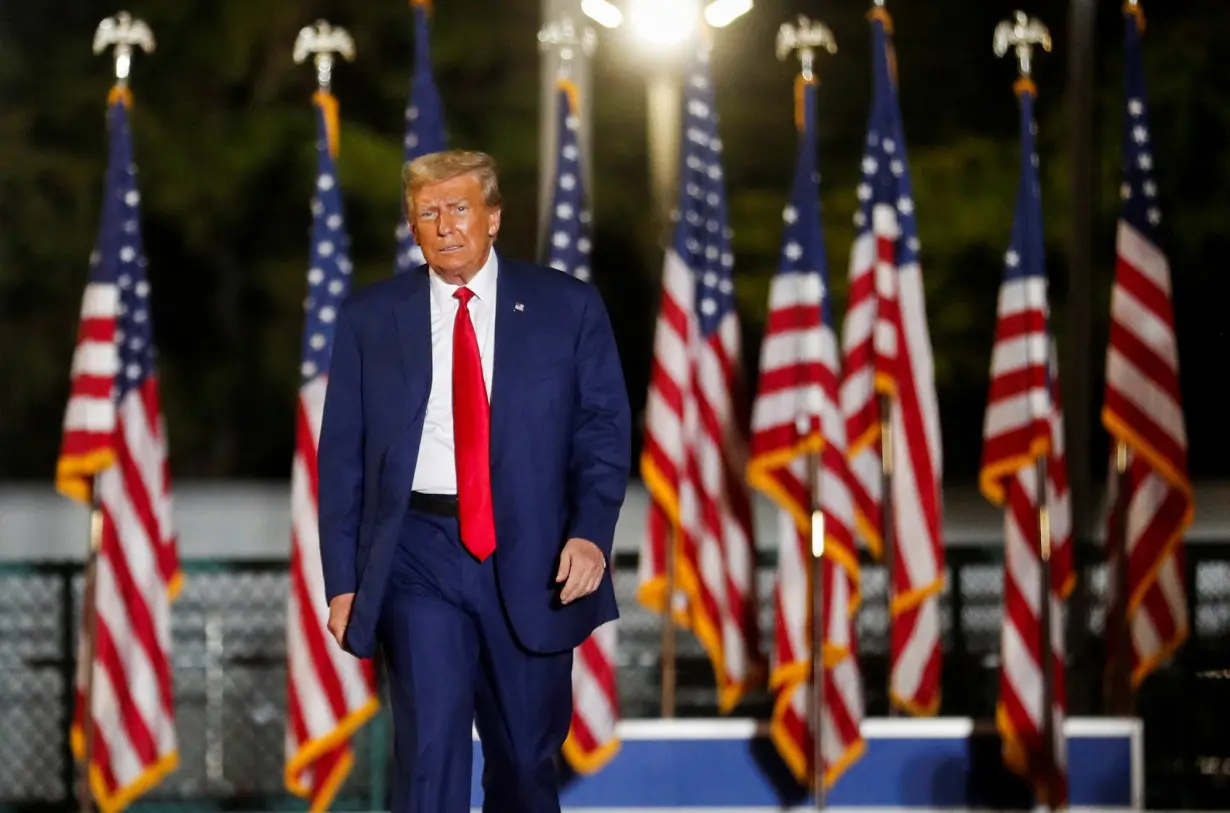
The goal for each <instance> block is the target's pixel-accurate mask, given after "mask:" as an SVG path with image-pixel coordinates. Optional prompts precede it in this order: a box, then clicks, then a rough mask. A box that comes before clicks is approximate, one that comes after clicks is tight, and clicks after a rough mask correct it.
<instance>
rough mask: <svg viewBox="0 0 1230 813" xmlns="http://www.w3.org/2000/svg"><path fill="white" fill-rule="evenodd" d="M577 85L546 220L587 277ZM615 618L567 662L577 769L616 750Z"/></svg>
mask: <svg viewBox="0 0 1230 813" xmlns="http://www.w3.org/2000/svg"><path fill="white" fill-rule="evenodd" d="M577 92H578V91H577V88H576V85H574V84H572V83H571V82H568V81H565V80H560V82H559V88H558V90H557V92H556V101H555V103H556V130H555V132H556V144H557V146H558V149H557V150H556V156H555V192H554V195H553V196H552V200H551V220H550V223H549V224H548V225H547V234H548V252H549V253H548V258H547V264H548V265H550V266H551V267H552V268H556V269H558V270H560V271H563V272H564V273H565V274H571V275H572V276H574V277H576V278H577V279H582V280H588V279H589V256H590V250H591V248H592V246H591V244H590V214H589V207H588V203H587V200H586V196H585V187H584V183H583V182H582V181H583V177H584V174H583V171H582V167H581V143H580V138H579V137H578V136H579V129H580V124H579V121H578V116H577V111H578V99H577ZM612 575H613V574H612ZM616 647H617V632H616V629H615V622H614V621H610V622H608V623H606V624H603V625H602V626H601V627H599V628H598V629H596V630H594V633H593V634H592V635H591V636H590V637H589V639H588V640H586V641H585V643H583V644H581V645H580V646H579V647H577V649H576V652H575V653H574V658H573V662H572V727H571V728H570V729H569V731H568V739H567V740H565V741H564V758H565V759H567V760H568V764H569V765H570V766H572V769H573V770H574V771H577V772H579V773H593V772H594V771H597V770H599V769H601V768H602V767H603V766H604V765H606V763H607V762H609V761H610V759H611V757H613V756H615V754H616V753H617V752H618V751H619V738H618V736H617V734H616V731H615V724H616V722H617V721H618V720H619V687H618V685H617V683H616V680H615V652H616Z"/></svg>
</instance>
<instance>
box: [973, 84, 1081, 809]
mask: <svg viewBox="0 0 1230 813" xmlns="http://www.w3.org/2000/svg"><path fill="white" fill-rule="evenodd" d="M1016 90H1017V95H1018V97H1019V99H1020V104H1021V181H1020V191H1019V195H1018V200H1017V211H1016V222H1015V224H1014V226H1013V233H1012V245H1011V248H1010V249H1009V250H1008V253H1007V256H1006V258H1005V270H1004V281H1003V284H1002V285H1001V287H1000V292H999V305H998V324H997V327H996V333H995V345H994V348H993V350H992V353H991V385H990V393H989V395H988V398H987V413H986V420H985V425H984V430H983V452H982V470H981V472H980V475H979V485H980V487H981V490H982V493H983V495H984V496H985V497H986V498H987V500H988V501H990V502H991V503H992V504H994V505H997V506H1002V507H1003V508H1004V604H1003V607H1004V611H1003V612H1004V617H1003V640H1002V644H1001V651H1000V659H1001V666H1000V689H999V703H998V706H997V708H996V723H997V725H998V728H999V732H1000V736H1001V738H1002V740H1003V748H1004V761H1005V763H1006V764H1007V765H1008V766H1009V767H1010V768H1012V769H1013V770H1014V771H1015V772H1017V773H1018V774H1020V775H1021V776H1023V777H1025V778H1027V779H1029V780H1030V781H1031V782H1032V783H1033V785H1034V787H1035V790H1036V793H1037V797H1038V800H1039V802H1040V803H1047V804H1049V805H1051V806H1052V807H1064V806H1066V805H1067V785H1068V782H1067V755H1066V748H1065V740H1064V718H1065V714H1066V709H1067V700H1066V691H1065V679H1064V603H1065V599H1066V598H1067V596H1068V594H1069V593H1070V592H1071V590H1072V587H1073V586H1074V584H1075V572H1074V570H1073V565H1072V545H1071V529H1072V519H1071V507H1070V504H1069V497H1068V479H1067V470H1066V461H1065V459H1064V447H1063V413H1062V409H1061V407H1060V400H1059V385H1058V378H1059V370H1058V363H1057V361H1056V359H1055V351H1054V347H1053V344H1052V341H1051V337H1050V330H1049V326H1048V313H1049V305H1048V302H1047V279H1046V268H1045V263H1044V251H1045V249H1044V245H1043V239H1042V202H1041V189H1040V186H1039V181H1038V168H1037V164H1038V155H1037V151H1036V148H1035V135H1034V133H1035V129H1036V128H1035V126H1034V116H1033V100H1034V94H1035V92H1036V91H1035V90H1034V85H1033V83H1032V82H1030V81H1029V80H1027V79H1022V80H1020V81H1019V82H1018V83H1017V88H1016ZM1040 467H1041V468H1044V469H1045V474H1046V480H1045V486H1043V484H1042V483H1041V482H1040V479H1041V477H1040V475H1041V474H1042V472H1041V470H1040ZM1043 488H1045V493H1040V492H1042V491H1043ZM1044 516H1045V518H1046V520H1047V521H1045V522H1044V521H1043V518H1044ZM1044 550H1049V553H1050V562H1049V572H1047V570H1045V569H1044V568H1045V567H1046V564H1045V559H1044V556H1043V551H1044ZM1044 576H1045V579H1044ZM1044 596H1045V597H1044ZM1043 601H1046V602H1048V604H1049V613H1050V618H1049V621H1050V623H1049V629H1044V628H1043V625H1042V608H1043V606H1044V605H1043ZM1048 661H1049V667H1050V670H1051V675H1052V680H1051V697H1050V701H1051V702H1050V704H1049V708H1048V707H1047V703H1046V698H1045V695H1046V686H1045V670H1046V668H1047V666H1048V663H1047V662H1048ZM1048 718H1049V719H1048ZM1048 722H1049V724H1050V725H1051V732H1052V738H1051V742H1050V744H1049V748H1048V746H1047V744H1046V740H1045V734H1046V727H1047V725H1048ZM1048 750H1049V754H1048Z"/></svg>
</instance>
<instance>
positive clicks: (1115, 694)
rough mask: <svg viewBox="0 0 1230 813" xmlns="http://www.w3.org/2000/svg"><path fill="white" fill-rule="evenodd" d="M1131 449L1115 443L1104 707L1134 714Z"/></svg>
mask: <svg viewBox="0 0 1230 813" xmlns="http://www.w3.org/2000/svg"><path fill="white" fill-rule="evenodd" d="M1128 462H1129V460H1128V448H1127V444H1125V443H1123V442H1122V441H1117V442H1116V443H1115V473H1114V475H1113V476H1114V478H1115V500H1114V504H1113V506H1112V507H1111V522H1110V535H1109V536H1107V538H1106V562H1107V564H1108V565H1109V566H1110V603H1109V605H1108V606H1107V608H1106V636H1105V647H1106V659H1105V660H1106V669H1105V672H1104V673H1103V695H1104V704H1103V705H1104V708H1105V711H1106V713H1107V714H1109V715H1123V716H1130V715H1131V713H1132V632H1131V626H1130V624H1129V622H1128V598H1129V597H1128V537H1127V513H1128V512H1127V509H1128V500H1129V498H1130V495H1129V494H1128V477H1127V470H1128Z"/></svg>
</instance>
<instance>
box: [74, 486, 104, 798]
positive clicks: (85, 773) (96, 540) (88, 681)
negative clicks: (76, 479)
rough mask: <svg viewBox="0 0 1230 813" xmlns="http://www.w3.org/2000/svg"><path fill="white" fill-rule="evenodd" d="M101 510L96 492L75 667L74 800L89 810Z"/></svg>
mask: <svg viewBox="0 0 1230 813" xmlns="http://www.w3.org/2000/svg"><path fill="white" fill-rule="evenodd" d="M102 528H103V514H102V508H101V507H100V506H99V504H98V496H97V494H96V495H95V496H94V498H93V505H92V506H91V507H90V550H89V554H88V556H87V558H86V563H85V590H84V594H83V595H82V598H81V609H82V616H83V619H82V636H83V645H82V652H81V663H80V664H79V665H78V669H84V670H85V686H84V687H83V689H82V699H81V708H82V711H81V728H82V732H81V733H82V737H83V740H82V753H81V778H80V781H81V786H80V790H79V791H78V792H77V793H78V796H77V802H78V807H79V809H80V810H81V813H90V811H91V810H93V807H94V793H93V789H92V788H91V787H90V769H91V767H92V766H93V764H94V648H95V641H96V640H97V638H98V611H97V608H96V607H95V596H96V594H97V591H98V589H97V583H98V554H99V550H100V548H101V547H102Z"/></svg>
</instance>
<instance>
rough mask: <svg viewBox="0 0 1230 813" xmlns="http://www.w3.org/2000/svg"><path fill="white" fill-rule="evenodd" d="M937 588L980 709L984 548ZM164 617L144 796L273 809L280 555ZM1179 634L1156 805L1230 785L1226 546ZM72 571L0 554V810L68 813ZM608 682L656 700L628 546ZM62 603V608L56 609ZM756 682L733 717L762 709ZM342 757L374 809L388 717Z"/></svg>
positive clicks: (624, 694) (1207, 565) (654, 637)
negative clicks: (154, 767)
mask: <svg viewBox="0 0 1230 813" xmlns="http://www.w3.org/2000/svg"><path fill="white" fill-rule="evenodd" d="M948 564H949V579H948V581H947V585H948V586H947V589H946V590H945V592H944V595H943V624H944V648H945V659H944V672H943V682H944V695H943V707H942V713H943V714H944V715H946V716H971V717H976V718H989V717H991V715H992V713H993V710H994V706H995V699H996V696H997V693H998V666H999V644H1000V639H999V633H1000V624H1001V615H1002V611H1001V605H1000V595H1001V590H1002V584H1003V574H1002V564H1001V563H1000V562H999V560H998V551H997V550H995V549H994V548H992V547H989V546H988V547H986V548H976V547H971V548H959V549H951V550H949V552H948ZM185 570H186V578H185V582H184V588H183V591H182V592H181V594H180V596H179V598H178V600H177V601H176V603H175V608H174V616H173V625H172V630H173V638H174V681H175V682H174V686H175V696H176V714H177V724H178V725H177V728H178V734H179V743H180V767H179V768H178V770H176V771H175V772H174V773H173V774H172V775H171V776H170V777H168V778H167V779H166V780H165V781H164V782H162V783H161V784H160V785H158V787H157V788H156V789H155V790H153V791H152V792H151V793H150V794H148V795H147V796H146V797H144V799H143V801H142V802H141V803H140V804H141V805H142V806H149V805H155V806H157V807H159V808H166V809H168V810H170V809H171V808H174V809H176V810H186V809H188V808H189V807H191V808H193V809H197V808H199V806H200V805H201V804H206V805H208V806H210V808H211V809H218V808H223V807H224V808H228V809H249V810H256V809H266V810H274V809H287V808H293V807H298V806H300V804H299V803H297V802H296V800H294V799H292V798H291V797H289V796H288V795H287V793H286V791H285V789H284V786H283V754H284V741H285V735H284V731H283V724H284V708H285V698H286V672H285V628H284V624H285V613H286V595H287V574H286V565H285V563H284V562H266V563H253V562H243V563H228V562H216V561H214V562H188V563H186V564H185ZM1082 573H1083V575H1084V578H1083V579H1082V580H1081V582H1080V585H1079V587H1078V591H1077V593H1076V595H1075V596H1074V598H1073V601H1072V603H1071V621H1072V623H1071V624H1070V629H1071V639H1072V642H1071V646H1070V649H1069V651H1070V652H1071V653H1072V658H1071V661H1072V662H1071V665H1070V669H1069V697H1070V705H1071V709H1070V711H1071V713H1072V714H1074V715H1089V714H1097V713H1099V710H1100V703H1101V674H1100V672H1101V663H1102V652H1101V644H1100V635H1101V631H1102V625H1103V618H1104V612H1105V610H1104V597H1105V591H1106V574H1105V568H1104V567H1103V566H1101V565H1097V564H1090V563H1087V564H1086V565H1084V566H1083V567H1082ZM1187 577H1188V585H1189V591H1190V592H1189V594H1190V595H1191V596H1192V599H1193V600H1192V602H1191V608H1190V612H1191V616H1192V638H1191V639H1190V640H1189V641H1188V642H1187V644H1185V645H1184V647H1183V648H1182V649H1181V650H1180V653H1179V655H1178V657H1177V658H1176V660H1175V661H1174V662H1173V663H1171V664H1169V665H1168V666H1167V667H1166V668H1165V669H1163V670H1162V671H1160V672H1159V673H1157V674H1156V675H1155V676H1154V677H1152V678H1150V680H1149V681H1148V682H1147V683H1146V684H1145V686H1144V688H1143V690H1142V691H1141V693H1140V695H1139V698H1138V699H1139V708H1138V712H1139V713H1140V714H1141V716H1143V717H1144V719H1145V732H1146V734H1145V741H1146V771H1147V775H1148V777H1147V780H1148V781H1147V796H1148V802H1149V804H1150V806H1162V807H1167V808H1170V809H1175V808H1186V809H1198V808H1202V807H1216V806H1220V807H1225V799H1226V796H1227V794H1230V737H1227V736H1226V735H1225V733H1224V732H1225V730H1226V724H1225V721H1226V720H1228V719H1230V679H1228V678H1230V671H1227V669H1228V668H1230V635H1228V633H1230V544H1221V545H1209V544H1201V545H1193V546H1189V547H1188V574H1187ZM862 578H863V581H862V586H863V596H864V598H863V607H862V609H861V611H860V614H859V624H858V627H859V634H860V640H859V645H860V656H861V662H862V665H863V670H864V679H865V682H866V702H867V710H868V713H869V714H870V715H883V714H885V713H886V712H887V701H886V691H885V686H886V680H887V669H886V665H887V664H886V660H887V651H888V638H887V634H888V614H887V611H886V608H885V572H884V570H883V569H882V568H880V567H877V566H872V565H870V564H868V565H866V566H865V568H864V570H863V577H862ZM81 584H82V577H81V572H80V569H79V568H77V567H71V566H59V565H35V566H31V565H21V566H17V565H6V566H0V618H3V624H0V808H5V807H9V806H19V807H21V808H23V809H25V810H37V809H46V810H51V809H57V810H59V809H68V808H70V807H74V806H75V801H74V800H75V787H74V783H75V779H74V770H73V765H72V761H71V757H70V754H69V750H68V745H67V732H68V725H69V716H70V712H71V701H72V695H71V676H72V674H73V670H74V668H75V663H74V655H75V635H76V630H75V626H76V623H77V621H78V619H79V618H80V602H81ZM615 584H616V591H617V593H618V595H619V599H620V606H621V608H622V612H623V617H622V620H621V622H620V625H619V634H620V647H619V670H618V671H619V686H620V693H621V703H622V707H623V714H624V716H625V717H628V718H634V717H653V716H656V715H657V713H658V708H659V699H660V695H659V673H660V666H661V664H660V658H659V650H660V646H659V643H660V631H661V627H660V624H659V619H658V618H657V617H656V616H654V615H652V614H650V613H648V612H647V611H646V610H645V609H644V608H643V607H641V606H640V605H639V604H638V603H637V602H636V600H635V597H634V594H635V591H636V560H635V556H623V555H621V556H619V557H617V559H616V578H615ZM758 584H759V589H760V597H759V598H760V608H761V612H760V619H761V625H762V629H763V630H764V632H765V638H764V640H765V641H771V640H772V637H771V630H772V623H773V618H772V603H771V599H772V586H773V562H772V561H771V559H766V560H764V561H762V563H761V568H760V572H759V580H758ZM69 608H71V609H69ZM678 641H679V649H678V652H679V660H678V667H679V690H678V694H677V708H678V713H679V714H680V716H688V717H696V716H711V715H715V714H716V697H715V693H714V690H713V677H712V672H711V670H710V667H709V664H708V661H707V659H706V658H705V655H704V653H703V651H702V650H701V648H700V646H699V644H697V642H696V641H695V639H693V638H692V637H691V636H689V635H686V634H684V635H680V636H679V637H678ZM770 707H771V700H770V697H769V696H768V694H767V693H766V692H765V691H764V690H763V689H762V690H760V691H757V692H753V693H752V694H751V695H750V696H749V697H748V699H747V700H746V701H745V703H744V704H743V706H741V707H740V709H738V710H737V711H736V712H735V713H736V714H738V715H743V716H758V717H765V716H767V715H768V713H769V710H770ZM355 748H356V760H355V768H354V770H353V772H352V773H351V776H350V778H349V780H348V781H347V783H346V785H345V787H344V788H343V790H342V793H341V794H340V796H339V797H338V799H337V802H336V803H335V808H336V809H373V808H376V809H379V808H383V807H385V804H384V792H385V769H386V767H387V759H388V754H389V727H388V722H387V720H386V719H385V718H384V717H383V716H381V717H377V718H376V720H374V721H373V722H372V723H370V724H369V725H368V726H366V727H365V728H364V729H363V730H362V731H361V732H360V734H359V736H358V737H357V740H356V742H355Z"/></svg>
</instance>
